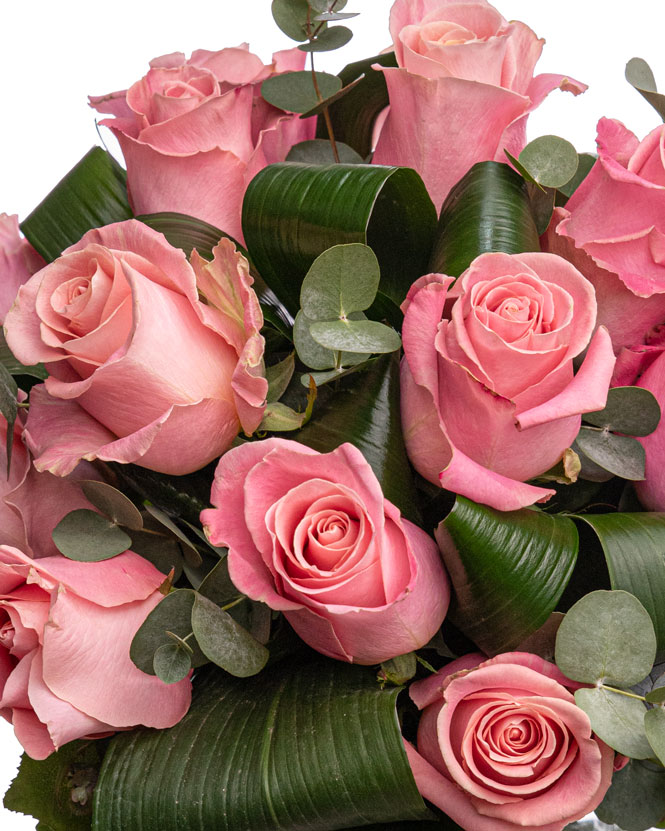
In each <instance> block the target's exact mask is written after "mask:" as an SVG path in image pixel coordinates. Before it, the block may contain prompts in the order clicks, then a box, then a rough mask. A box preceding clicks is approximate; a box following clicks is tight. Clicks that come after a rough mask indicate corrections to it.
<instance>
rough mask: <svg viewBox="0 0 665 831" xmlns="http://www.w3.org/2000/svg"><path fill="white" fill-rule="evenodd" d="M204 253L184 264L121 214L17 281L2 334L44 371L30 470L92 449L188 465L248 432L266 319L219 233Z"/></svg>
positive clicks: (54, 469)
mask: <svg viewBox="0 0 665 831" xmlns="http://www.w3.org/2000/svg"><path fill="white" fill-rule="evenodd" d="M214 255H215V259H214V260H213V261H212V262H211V263H207V262H206V261H205V260H203V259H202V258H201V257H200V256H199V255H198V254H197V252H196V251H194V252H193V254H192V257H191V261H190V262H188V261H187V259H186V257H185V255H184V253H183V252H182V251H181V250H180V249H176V248H173V247H172V246H171V245H169V244H168V242H167V241H166V239H165V238H164V236H163V235H162V234H158V233H157V232H155V231H153V230H151V229H150V228H148V227H147V226H146V225H143V223H141V222H138V221H136V220H129V221H128V222H121V223H117V224H115V225H108V226H106V227H104V228H99V229H96V230H93V231H89V232H88V233H87V234H86V235H85V236H84V237H83V239H82V240H81V241H80V242H78V243H76V245H73V246H72V247H71V248H68V249H67V250H66V251H65V252H64V253H63V255H62V256H61V257H59V258H58V259H57V260H55V261H54V262H53V263H51V264H50V265H48V266H46V268H43V269H42V270H41V271H39V272H38V273H37V274H35V275H34V276H33V277H32V278H31V279H30V280H29V281H28V282H27V283H26V284H25V285H24V286H23V287H22V288H21V289H20V291H19V294H18V298H17V301H16V303H15V304H14V307H13V308H12V310H11V311H10V313H9V314H8V315H7V319H6V321H5V332H6V337H7V341H8V343H9V345H10V347H11V349H12V351H13V352H14V354H15V355H16V356H17V358H19V360H21V361H23V363H26V364H33V363H37V362H39V361H41V362H44V363H45V364H46V366H47V368H48V370H49V378H47V380H46V382H45V384H43V385H40V386H37V387H33V389H32V391H31V393H30V412H29V416H28V422H27V425H26V429H25V431H24V436H25V439H26V441H27V443H28V446H29V448H30V450H31V451H32V453H33V455H34V456H35V465H36V467H37V469H38V470H40V471H43V470H48V471H50V472H51V473H54V474H56V475H58V476H65V475H66V474H68V473H70V472H71V471H72V470H73V469H74V468H75V467H76V465H77V464H78V462H79V460H80V459H87V460H92V459H103V460H104V461H116V462H134V463H136V464H139V465H142V466H143V467H147V468H150V469H151V470H158V471H161V472H163V473H173V474H183V473H190V472H192V471H194V470H198V469H199V468H201V467H203V466H204V465H205V464H207V463H208V462H210V461H212V459H214V458H216V457H217V456H219V455H220V453H222V452H223V451H224V450H225V449H226V448H227V447H228V446H229V444H230V443H231V441H232V440H233V438H234V437H235V435H236V434H237V433H238V430H239V428H240V427H242V428H243V430H245V431H246V432H247V433H251V432H253V431H254V430H256V428H257V427H258V425H259V423H260V421H261V418H262V414H263V409H264V402H265V396H266V392H267V381H266V379H265V377H264V376H263V346H264V342H263V338H262V337H261V335H260V334H259V330H260V328H261V326H262V324H263V317H262V314H261V309H260V306H259V303H258V300H257V297H256V295H255V293H254V291H253V290H252V288H251V284H252V279H251V277H250V275H249V267H248V264H247V261H246V260H245V258H244V257H242V256H241V255H240V254H239V253H238V252H237V251H236V250H235V248H234V246H233V244H232V243H231V242H230V241H229V240H222V241H221V242H220V244H219V245H218V246H217V247H216V248H215V249H214ZM200 295H201V296H202V297H203V298H205V301H206V302H204V301H203V300H201V299H200Z"/></svg>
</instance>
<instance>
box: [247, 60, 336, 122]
mask: <svg viewBox="0 0 665 831" xmlns="http://www.w3.org/2000/svg"><path fill="white" fill-rule="evenodd" d="M314 74H315V76H316V87H315V86H314V81H313V79H312V73H311V72H309V71H307V70H304V69H303V70H302V71H300V72H284V73H282V74H281V75H273V76H272V77H271V78H266V80H265V81H264V82H263V83H262V84H261V95H262V96H263V97H264V98H265V100H266V101H267V102H268V103H269V104H272V105H273V107H279V109H280V110H287V111H288V112H291V113H306V112H307V111H308V110H311V109H312V108H313V107H316V105H317V104H318V103H319V102H320V101H321V99H322V98H328V97H329V96H331V95H333V94H334V93H336V92H337V91H338V90H340V89H341V88H342V82H341V81H340V79H339V78H338V77H337V75H330V74H329V73H327V72H316V73H314ZM317 88H318V93H317Z"/></svg>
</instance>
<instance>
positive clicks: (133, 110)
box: [90, 43, 316, 241]
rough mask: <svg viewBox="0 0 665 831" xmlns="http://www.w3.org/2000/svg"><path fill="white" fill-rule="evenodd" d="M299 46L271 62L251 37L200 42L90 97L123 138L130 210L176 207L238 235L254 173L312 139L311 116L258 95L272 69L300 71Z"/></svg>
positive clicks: (300, 53)
mask: <svg viewBox="0 0 665 831" xmlns="http://www.w3.org/2000/svg"><path fill="white" fill-rule="evenodd" d="M304 61H305V53H304V52H301V51H300V50H298V49H290V50H285V51H283V52H277V53H276V54H275V55H273V61H272V63H271V64H270V65H269V66H264V64H263V62H262V61H261V60H260V58H258V57H257V56H256V55H254V54H252V53H251V52H249V51H248V46H247V44H246V43H245V44H242V45H241V46H239V47H235V48H231V49H222V50H220V51H219V52H209V51H207V50H205V49H199V50H197V51H196V52H193V53H192V56H191V58H188V59H185V56H184V55H183V54H182V53H181V52H174V53H173V54H171V55H163V56H162V57H160V58H155V60H153V61H151V62H150V67H151V68H150V70H149V72H148V74H147V75H145V76H144V77H143V78H141V80H140V81H137V82H136V83H135V84H133V85H132V86H131V87H130V88H129V89H128V90H122V91H120V92H113V93H110V94H108V95H102V96H96V97H91V98H90V105H91V106H92V107H94V108H95V109H96V110H97V111H98V112H102V113H109V114H111V115H113V116H115V118H113V119H109V118H107V119H104V121H102V122H100V123H101V124H103V125H105V126H106V127H109V128H110V129H111V130H112V131H113V133H114V135H115V136H116V138H117V139H118V141H119V143H120V147H121V149H122V152H123V155H124V157H125V163H126V165H127V182H128V190H129V196H130V202H131V205H132V208H133V210H134V213H136V214H144V213H154V212H159V211H178V212H180V213H185V214H190V215H191V216H196V217H198V218H199V219H203V220H205V221H206V222H209V223H211V224H212V225H215V226H216V227H218V228H219V229H220V230H222V231H224V232H225V233H227V234H230V235H231V236H232V237H234V238H235V239H237V240H240V241H242V229H241V223H240V215H241V207H242V199H243V196H244V193H245V190H246V188H247V185H248V184H249V182H250V180H251V179H252V178H253V177H254V176H255V175H256V174H257V173H258V172H259V170H261V169H262V168H263V167H265V166H266V165H267V164H271V163H272V162H279V161H283V160H284V158H285V157H286V154H287V153H288V152H289V150H290V148H291V147H292V146H293V145H294V144H297V143H298V142H300V141H304V140H306V139H310V138H313V137H314V130H315V125H316V119H314V118H310V119H306V120H301V119H300V118H299V116H298V115H293V114H287V113H285V112H284V111H283V110H279V109H277V108H276V107H273V106H271V105H270V104H268V103H267V102H265V101H264V100H263V99H262V98H261V97H260V95H259V91H260V85H261V83H262V82H263V81H264V80H265V79H266V78H268V77H269V76H270V75H273V74H275V73H281V72H287V71H293V70H300V69H302V68H303V66H304Z"/></svg>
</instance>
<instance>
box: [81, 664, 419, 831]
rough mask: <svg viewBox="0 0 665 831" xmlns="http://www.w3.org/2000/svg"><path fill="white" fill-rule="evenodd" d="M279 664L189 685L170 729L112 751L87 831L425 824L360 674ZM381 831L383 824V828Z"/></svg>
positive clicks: (386, 696)
mask: <svg viewBox="0 0 665 831" xmlns="http://www.w3.org/2000/svg"><path fill="white" fill-rule="evenodd" d="M308 658H309V660H308V661H307V663H306V664H303V665H300V666H294V665H293V661H288V662H284V663H283V664H282V665H281V666H278V667H275V668H274V669H273V670H272V671H271V672H270V673H269V674H264V675H260V676H258V677H256V678H250V679H242V680H241V679H236V678H231V677H230V676H228V675H226V674H225V673H221V672H219V671H207V672H204V673H202V674H201V676H200V677H199V683H198V685H197V688H196V692H195V698H194V701H193V702H192V707H191V709H190V711H189V713H188V714H187V715H186V716H185V718H184V719H183V720H182V721H181V722H180V723H179V724H177V725H176V726H175V727H173V728H171V729H170V730H160V731H154V730H145V729H141V730H136V731H133V732H131V733H127V734H123V735H119V736H117V737H116V738H115V739H113V741H112V742H111V745H110V748H109V751H108V753H107V754H106V758H105V760H104V766H103V769H102V771H101V775H100V779H99V783H98V785H97V789H96V799H95V816H94V820H93V829H94V831H128V829H131V830H132V831H149V829H150V831H153V830H154V829H160V831H210V829H213V828H214V829H215V831H239V829H251V831H284V829H291V828H303V829H305V828H309V829H317V828H318V829H330V828H349V827H351V826H354V825H358V824H360V825H371V824H380V823H388V822H394V821H399V820H419V819H426V818H427V813H426V811H425V808H424V805H423V802H422V799H421V797H420V795H419V794H418V790H417V788H416V785H415V782H414V781H413V777H412V775H411V771H410V768H409V764H408V761H407V759H406V754H405V752H404V746H403V743H402V736H401V734H400V728H399V723H398V720H397V717H396V713H395V701H396V698H397V695H398V692H399V688H386V689H384V690H381V689H380V687H379V685H378V684H377V682H376V673H375V671H373V670H371V669H365V668H359V667H350V666H346V665H343V664H340V663H339V662H335V661H322V660H314V661H312V660H311V657H309V656H308ZM383 827H385V826H383Z"/></svg>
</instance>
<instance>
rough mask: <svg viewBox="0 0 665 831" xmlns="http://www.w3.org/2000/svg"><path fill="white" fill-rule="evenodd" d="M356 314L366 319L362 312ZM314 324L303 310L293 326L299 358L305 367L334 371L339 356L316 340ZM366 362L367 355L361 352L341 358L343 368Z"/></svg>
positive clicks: (346, 354)
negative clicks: (313, 332) (313, 330)
mask: <svg viewBox="0 0 665 831" xmlns="http://www.w3.org/2000/svg"><path fill="white" fill-rule="evenodd" d="M356 314H357V316H360V317H363V318H364V315H363V314H362V312H358V313H355V314H354V313H352V315H353V316H356ZM314 322H315V321H313V320H311V319H310V318H308V317H307V315H306V314H305V313H304V312H303V311H302V310H301V311H299V312H298V314H297V315H296V320H295V323H294V324H293V343H294V345H295V347H296V351H297V353H298V357H299V358H300V360H301V361H302V362H303V363H304V364H305V366H308V367H310V368H311V369H319V370H320V369H332V368H333V367H334V366H335V364H336V363H337V356H336V355H335V353H334V352H333V351H332V349H326V348H325V347H324V346H321V344H320V343H317V342H316V341H315V340H314V338H313V337H312V335H311V333H310V329H311V326H312V324H313V323H314ZM366 360H367V355H366V354H365V353H359V352H342V354H341V355H340V356H339V362H340V365H341V366H353V365H354V364H359V363H362V362H363V361H366Z"/></svg>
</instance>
